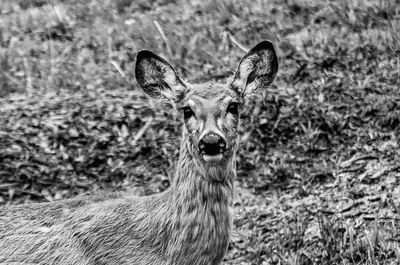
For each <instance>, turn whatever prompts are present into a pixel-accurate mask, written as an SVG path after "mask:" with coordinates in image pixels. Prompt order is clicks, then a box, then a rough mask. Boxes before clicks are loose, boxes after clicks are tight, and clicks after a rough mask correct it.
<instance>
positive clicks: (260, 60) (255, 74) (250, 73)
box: [231, 40, 278, 96]
mask: <svg viewBox="0 0 400 265" xmlns="http://www.w3.org/2000/svg"><path fill="white" fill-rule="evenodd" d="M277 72H278V57H277V55H276V52H275V48H274V45H273V44H272V43H271V42H270V41H267V40H266V41H262V42H260V43H258V44H257V45H256V46H254V47H253V48H252V49H251V50H250V51H249V52H248V53H247V54H246V55H244V56H243V58H242V59H241V60H240V62H239V65H238V68H237V70H236V73H235V75H234V77H233V79H232V83H231V88H232V89H234V90H235V91H236V92H238V93H239V94H240V95H242V96H246V95H249V94H253V93H256V92H259V91H260V90H261V88H266V87H268V86H269V85H270V84H271V83H272V81H273V80H274V78H275V76H276V74H277Z"/></svg>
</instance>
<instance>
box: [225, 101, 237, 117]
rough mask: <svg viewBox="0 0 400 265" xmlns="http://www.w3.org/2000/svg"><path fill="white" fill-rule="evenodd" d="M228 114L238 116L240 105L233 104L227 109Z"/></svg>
mask: <svg viewBox="0 0 400 265" xmlns="http://www.w3.org/2000/svg"><path fill="white" fill-rule="evenodd" d="M226 112H228V113H231V114H233V115H237V114H238V113H239V104H238V103H237V102H231V103H230V104H229V106H228V108H227V109H226Z"/></svg>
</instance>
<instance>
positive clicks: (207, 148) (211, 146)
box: [199, 133, 226, 156]
mask: <svg viewBox="0 0 400 265" xmlns="http://www.w3.org/2000/svg"><path fill="white" fill-rule="evenodd" d="M199 150H200V153H203V154H206V155H210V156H213V155H218V154H221V153H223V152H224V151H225V150H226V141H225V140H224V139H223V138H222V137H221V136H219V135H218V134H215V133H209V134H206V135H205V136H204V137H203V138H202V139H201V140H200V141H199Z"/></svg>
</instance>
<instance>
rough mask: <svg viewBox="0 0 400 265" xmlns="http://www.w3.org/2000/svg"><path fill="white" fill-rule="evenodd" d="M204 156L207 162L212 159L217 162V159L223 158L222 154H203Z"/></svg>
mask: <svg viewBox="0 0 400 265" xmlns="http://www.w3.org/2000/svg"><path fill="white" fill-rule="evenodd" d="M203 158H204V160H205V161H206V162H210V161H215V162H217V161H220V160H221V159H222V154H218V155H213V156H210V155H203Z"/></svg>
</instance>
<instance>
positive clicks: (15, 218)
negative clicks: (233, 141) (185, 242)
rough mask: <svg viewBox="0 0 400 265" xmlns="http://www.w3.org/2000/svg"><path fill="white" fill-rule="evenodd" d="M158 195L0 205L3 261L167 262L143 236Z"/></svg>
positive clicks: (0, 254)
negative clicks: (9, 205) (10, 205)
mask: <svg viewBox="0 0 400 265" xmlns="http://www.w3.org/2000/svg"><path fill="white" fill-rule="evenodd" d="M159 197H160V196H153V197H145V198H136V199H132V198H122V199H113V200H107V201H98V200H97V199H94V200H93V199H77V200H67V201H60V202H56V203H38V204H30V205H22V206H14V207H3V208H0V264H18V263H21V264H22V263H23V264H29V263H32V264H33V263H34V264H71V265H89V264H125V263H127V262H130V261H132V260H135V263H133V264H163V263H164V262H163V261H162V258H160V257H159V255H158V254H157V253H156V252H154V246H151V245H148V242H149V241H148V239H147V238H144V237H145V236H146V229H147V227H146V224H147V223H150V222H148V221H146V220H143V219H145V218H148V217H149V216H154V214H152V213H149V212H152V211H154V210H155V209H154V207H155V206H156V205H159V203H156V202H155V201H157V200H160V199H159ZM93 201H95V202H94V203H93ZM147 233H148V231H147ZM128 253H129V254H128Z"/></svg>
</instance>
